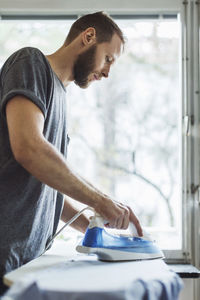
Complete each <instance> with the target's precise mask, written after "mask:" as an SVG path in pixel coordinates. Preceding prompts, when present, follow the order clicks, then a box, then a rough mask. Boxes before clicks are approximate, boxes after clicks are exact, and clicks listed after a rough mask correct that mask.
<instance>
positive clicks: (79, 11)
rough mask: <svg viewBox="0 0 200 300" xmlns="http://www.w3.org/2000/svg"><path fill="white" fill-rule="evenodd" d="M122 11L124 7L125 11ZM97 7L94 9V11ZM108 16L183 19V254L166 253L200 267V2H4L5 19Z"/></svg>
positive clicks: (0, 2)
mask: <svg viewBox="0 0 200 300" xmlns="http://www.w3.org/2000/svg"><path fill="white" fill-rule="evenodd" d="M122 6H123V7H122ZM91 7H92V9H91ZM98 10H104V11H106V12H108V13H109V14H110V15H113V16H115V17H117V16H118V17H119V16H121V17H122V16H123V17H130V16H131V15H143V16H144V15H146V16H148V15H149V14H157V15H159V16H161V17H162V15H163V14H178V15H179V17H180V24H181V82H182V83H181V87H182V88H181V89H182V92H181V99H182V111H181V114H182V122H181V129H182V200H183V201H182V238H183V242H182V250H179V251H178V250H165V251H164V252H165V256H166V260H167V261H168V262H184V263H193V264H194V265H196V266H197V267H200V254H199V252H200V250H199V249H200V237H199V235H200V233H199V228H200V221H199V219H200V166H199V164H200V145H199V144H200V142H199V138H200V126H199V123H200V107H199V106H200V104H199V103H200V83H199V81H200V75H199V74H200V70H199V61H200V58H199V56H200V54H199V24H200V20H199V18H200V1H199V0H185V1H184V0H183V1H180V0H134V1H132V0H124V1H123V2H121V0H110V1H107V0H102V1H96V2H95V3H94V1H93V0H86V1H81V0H79V1H74V0H69V1H66V0H57V1H53V0H51V1H50V0H49V1H48V2H47V1H45V0H39V1H26V0H24V1H19V2H18V1H12V0H6V1H5V0H0V15H1V18H2V19H4V18H5V19H13V18H16V19H18V18H22V19H23V18H26V19H34V18H37V19H38V18H40V19H69V18H72V19H73V18H75V17H76V16H80V15H83V14H86V13H91V12H94V11H98Z"/></svg>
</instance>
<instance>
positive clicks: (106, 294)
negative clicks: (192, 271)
mask: <svg viewBox="0 0 200 300" xmlns="http://www.w3.org/2000/svg"><path fill="white" fill-rule="evenodd" d="M65 247H66V244H65ZM23 268H24V269H23ZM22 269H23V270H22ZM14 272H15V274H14ZM17 278H18V280H17ZM5 279H6V280H7V283H8V282H10V283H11V282H15V284H14V285H13V287H12V288H11V289H10V290H9V291H8V293H7V297H8V296H9V297H11V296H12V299H13V300H24V299H34V297H36V294H37V293H38V299H41V300H43V299H45V300H62V299H63V300H64V299H69V300H74V299H84V300H90V299H104V300H106V299H109V300H110V299H113V300H114V299H127V300H129V299H134V300H137V299H138V300H141V299H151V300H156V299H162V300H165V299H167V300H170V299H173V300H175V299H178V295H179V291H180V289H181V287H182V282H181V279H180V278H179V277H178V276H177V275H176V274H175V273H174V272H172V271H170V270H169V268H168V266H167V265H166V264H165V263H164V261H162V260H160V259H158V260H148V261H132V262H115V263H113V262H112V263H109V262H101V261H97V260H96V257H88V256H86V255H80V254H76V253H73V254H71V256H69V255H68V256H56V255H52V254H51V255H50V253H48V254H46V255H43V256H42V257H39V258H37V259H36V260H34V261H32V262H30V263H28V264H27V265H25V266H24V267H22V268H19V269H18V270H16V271H13V272H11V273H10V274H7V275H6V276H5ZM13 293H14V296H13ZM28 293H30V295H29V294H28ZM23 294H25V295H26V298H24V296H23ZM33 294H34V297H33V298H32V295H33ZM35 299H36V298H35ZM5 300H6V299H5Z"/></svg>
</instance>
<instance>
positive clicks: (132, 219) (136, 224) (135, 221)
mask: <svg viewBox="0 0 200 300" xmlns="http://www.w3.org/2000/svg"><path fill="white" fill-rule="evenodd" d="M129 211H130V217H129V220H130V222H132V223H133V224H134V225H135V227H136V229H137V232H138V235H139V236H143V231H142V226H141V225H140V222H139V220H138V218H137V217H136V216H135V214H134V213H133V211H132V209H131V208H129Z"/></svg>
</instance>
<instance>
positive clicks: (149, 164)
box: [0, 12, 191, 259]
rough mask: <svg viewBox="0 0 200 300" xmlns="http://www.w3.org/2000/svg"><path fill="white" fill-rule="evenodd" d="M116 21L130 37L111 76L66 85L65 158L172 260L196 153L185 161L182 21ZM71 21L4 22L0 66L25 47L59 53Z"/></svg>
mask: <svg viewBox="0 0 200 300" xmlns="http://www.w3.org/2000/svg"><path fill="white" fill-rule="evenodd" d="M181 13H183V12H181ZM116 21H117V23H118V24H119V26H120V27H121V28H122V29H123V31H124V32H125V35H126V36H127V38H128V43H127V46H126V50H125V53H124V54H123V56H122V57H121V58H120V59H119V60H118V61H117V62H116V64H115V65H114V66H113V68H112V69H111V72H110V78H109V79H106V80H105V79H104V80H102V82H101V83H99V82H98V83H94V84H93V85H92V86H91V87H89V88H88V89H87V90H81V89H79V88H77V87H75V86H74V84H72V85H71V86H69V88H67V91H68V92H67V101H68V107H69V128H70V132H69V134H70V136H71V142H70V146H69V154H68V159H69V161H70V163H71V165H72V166H74V167H75V169H76V170H77V171H78V172H79V173H80V174H82V175H83V176H84V177H86V178H87V179H89V180H90V181H91V182H92V183H93V184H94V185H96V186H97V187H99V188H101V189H102V190H103V191H104V192H106V193H108V194H110V195H111V196H113V197H114V198H115V199H116V200H119V201H121V202H124V203H127V204H128V205H130V206H131V207H133V209H134V211H135V212H136V213H137V215H138V216H139V218H140V220H141V222H142V224H143V226H144V227H146V228H147V230H148V231H149V232H152V234H153V235H154V236H155V237H156V240H157V241H158V243H159V245H160V246H161V247H162V248H163V249H165V250H166V252H165V253H166V256H167V257H168V258H172V259H173V258H176V259H183V257H184V254H183V249H184V251H186V250H187V251H189V250H188V241H189V240H187V238H186V233H185V227H184V226H183V228H182V221H183V218H185V214H184V215H182V211H183V210H182V209H183V208H184V207H185V206H186V205H187V204H186V201H185V192H184V193H182V190H184V186H185V178H186V177H185V172H186V171H187V170H188V161H190V159H191V157H189V156H187V158H186V162H185V160H184V157H185V156H184V155H185V153H186V152H187V153H188V150H187V151H186V152H185V150H186V148H187V147H188V144H187V142H186V136H185V135H184V136H183V134H182V129H183V128H182V116H183V115H185V112H183V111H184V109H183V107H184V104H185V101H186V102H187V101H188V99H186V100H184V102H183V101H182V97H181V95H182V94H181V90H182V86H183V84H185V82H184V78H183V77H182V72H183V71H184V70H183V68H182V67H181V66H182V64H181V61H182V55H183V48H184V47H183V44H181V42H183V40H184V38H183V39H182V38H181V36H182V35H183V33H184V32H183V31H182V30H181V22H184V20H183V19H181V22H180V18H179V17H178V12H176V14H173V15H165V14H163V15H162V17H160V18H159V15H153V16H152V15H150V14H146V15H135V16H134V14H133V15H132V16H129V18H128V19H127V18H125V17H123V16H121V17H120V19H116ZM72 22H73V20H68V21H58V20H49V21H43V20H30V21H27V20H26V21H25V20H17V21H14V20H13V21H4V20H2V21H1V23H0V32H1V35H0V46H1V54H0V64H1V65H2V63H3V62H4V61H5V59H6V58H7V57H8V56H9V55H10V54H11V53H13V52H14V51H15V50H17V49H19V48H21V47H24V46H34V47H38V48H40V49H41V50H42V51H43V52H44V53H48V54H49V53H51V52H53V51H55V50H56V49H57V48H58V47H59V46H61V44H62V43H63V41H64V39H65V37H66V34H67V32H68V30H69V27H70V25H71V23H72ZM2 33H3V34H2ZM181 45H182V46H181ZM181 83H182V84H181ZM189 120H190V116H189ZM186 122H187V119H186ZM188 124H189V123H188ZM185 143H186V144H187V145H186V146H184V145H185ZM185 147H186V148H185ZM187 155H188V154H187ZM77 165H78V166H79V168H78V169H77ZM182 178H184V180H182ZM182 183H183V187H182ZM186 184H188V181H187V183H186ZM185 211H186V209H185V210H184V212H185Z"/></svg>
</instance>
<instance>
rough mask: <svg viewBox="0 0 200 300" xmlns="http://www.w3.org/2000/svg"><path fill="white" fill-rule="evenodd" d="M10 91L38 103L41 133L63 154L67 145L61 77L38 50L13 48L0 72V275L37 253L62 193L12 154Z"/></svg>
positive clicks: (54, 223)
mask: <svg viewBox="0 0 200 300" xmlns="http://www.w3.org/2000/svg"><path fill="white" fill-rule="evenodd" d="M16 95H23V96H26V97H27V98H28V99H30V100H31V101H32V102H33V103H34V104H35V105H37V106H38V107H39V108H40V110H41V111H42V113H43V115H44V118H45V123H44V131H43V134H44V137H45V138H46V139H47V140H48V141H49V142H50V143H51V144H53V145H54V146H55V147H56V148H57V149H58V150H59V151H60V152H61V153H62V154H63V155H64V156H65V157H66V155H67V144H68V136H67V120H66V91H65V88H64V86H63V84H62V82H61V81H60V80H59V78H58V77H57V76H56V74H55V73H54V72H53V70H52V69H51V66H50V64H49V63H48V61H47V59H46V58H45V56H44V55H43V54H42V52H41V51H40V50H38V49H36V48H30V47H27V48H23V49H21V50H19V51H17V52H15V53H14V54H13V55H11V56H10V57H9V58H8V60H7V61H6V62H5V64H4V65H3V67H2V69H1V73H0V277H1V276H2V275H3V274H5V273H6V272H8V271H10V270H12V269H15V268H17V267H19V266H20V265H22V264H24V263H26V262H28V261H30V260H32V259H34V258H35V257H37V256H39V255H40V254H41V253H42V252H43V250H44V249H45V245H46V244H47V242H48V241H49V239H50V238H51V237H52V235H53V234H54V233H55V231H56V229H57V225H58V221H59V218H60V215H61V211H62V207H63V195H61V194H60V193H59V192H57V191H56V190H54V189H53V188H51V187H49V186H47V185H45V184H44V183H42V182H40V181H39V180H38V179H36V178H35V177H34V176H32V175H31V174H30V173H29V172H27V171H26V170H25V169H24V168H23V167H22V166H21V165H20V164H19V163H18V162H17V161H16V160H15V158H14V156H13V153H12V150H11V147H10V142H9V135H8V127H7V122H6V114H5V107H6V104H7V103H8V101H9V100H10V99H11V98H12V97H14V96H16ZM27 101H28V100H27ZM30 138H31V137H30Z"/></svg>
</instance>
